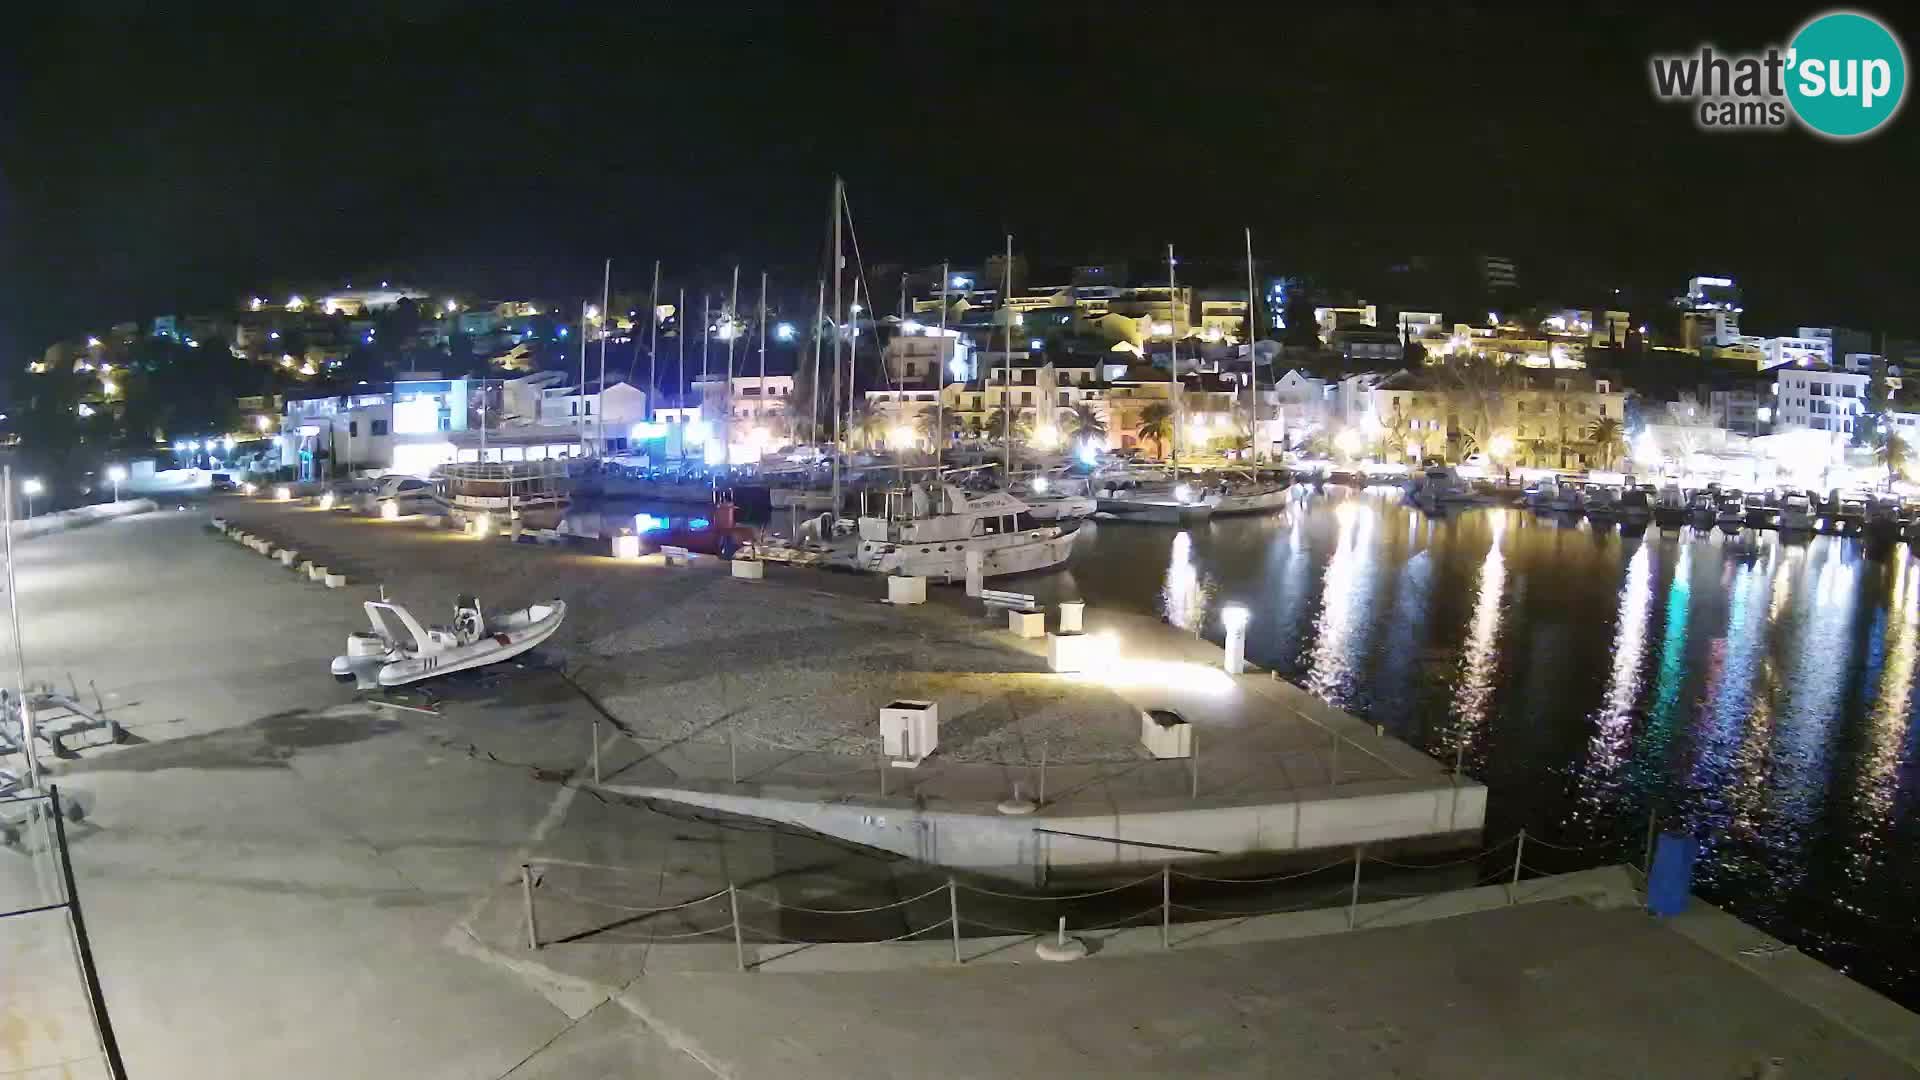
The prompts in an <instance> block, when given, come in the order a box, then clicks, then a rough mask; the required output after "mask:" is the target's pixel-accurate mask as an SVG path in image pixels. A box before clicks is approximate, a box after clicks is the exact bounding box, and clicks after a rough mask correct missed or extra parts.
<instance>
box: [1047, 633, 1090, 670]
mask: <svg viewBox="0 0 1920 1080" xmlns="http://www.w3.org/2000/svg"><path fill="white" fill-rule="evenodd" d="M1102 644H1104V643H1103V642H1102V641H1101V640H1100V639H1099V638H1097V637H1094V636H1093V635H1092V634H1048V635H1047V667H1048V669H1049V670H1052V671H1091V670H1093V669H1094V668H1096V667H1098V666H1099V660H1100V647H1101V645H1102Z"/></svg>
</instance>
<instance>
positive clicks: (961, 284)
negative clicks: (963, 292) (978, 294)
mask: <svg viewBox="0 0 1920 1080" xmlns="http://www.w3.org/2000/svg"><path fill="white" fill-rule="evenodd" d="M947 284H948V286H949V287H950V288H955V289H968V288H972V287H973V279H972V278H970V277H961V276H959V275H958V274H956V275H954V278H953V280H952V281H950V282H948V283H947Z"/></svg>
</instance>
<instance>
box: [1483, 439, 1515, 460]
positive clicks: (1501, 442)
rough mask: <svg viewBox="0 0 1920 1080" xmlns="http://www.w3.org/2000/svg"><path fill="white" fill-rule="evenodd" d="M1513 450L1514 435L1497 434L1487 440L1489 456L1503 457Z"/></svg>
mask: <svg viewBox="0 0 1920 1080" xmlns="http://www.w3.org/2000/svg"><path fill="white" fill-rule="evenodd" d="M1512 452H1513V436H1511V435H1495V436H1494V437H1493V438H1491V439H1489V440H1487V456H1488V457H1493V458H1503V457H1506V456H1507V455H1508V454H1510V453H1512Z"/></svg>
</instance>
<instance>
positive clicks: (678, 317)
mask: <svg viewBox="0 0 1920 1080" xmlns="http://www.w3.org/2000/svg"><path fill="white" fill-rule="evenodd" d="M673 326H674V336H675V337H677V338H679V339H680V382H679V385H678V387H677V389H676V391H675V393H674V395H673V400H674V401H675V402H677V403H678V404H679V406H680V423H681V425H682V426H681V428H680V436H681V438H680V456H681V457H685V456H686V455H687V440H686V434H687V429H686V427H685V425H686V422H687V289H686V286H684V285H682V286H681V287H680V303H679V304H678V305H677V306H675V307H674V309H673Z"/></svg>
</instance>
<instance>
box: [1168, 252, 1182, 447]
mask: <svg viewBox="0 0 1920 1080" xmlns="http://www.w3.org/2000/svg"><path fill="white" fill-rule="evenodd" d="M1177 288H1178V286H1176V285H1175V284H1174V282H1173V245H1172V244H1168V245H1167V348H1168V353H1167V383H1168V390H1169V391H1170V392H1171V393H1172V395H1173V438H1171V439H1169V440H1168V443H1169V444H1170V445H1171V446H1172V447H1173V478H1174V479H1175V480H1178V479H1180V320H1178V319H1176V318H1174V316H1173V311H1174V307H1173V305H1174V292H1175V290H1176V289H1177Z"/></svg>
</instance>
